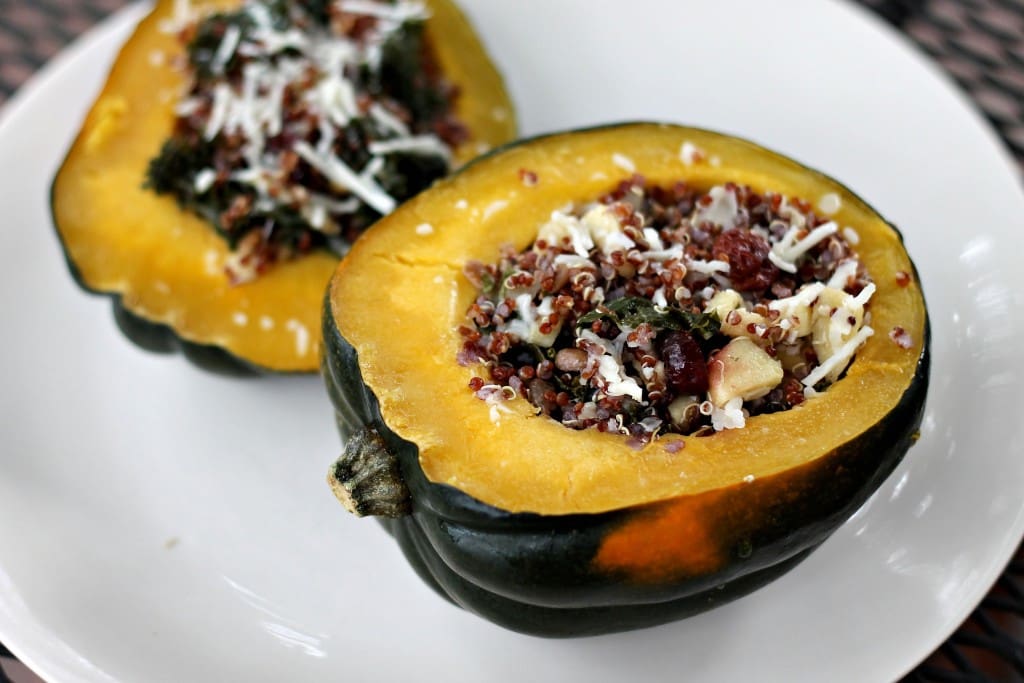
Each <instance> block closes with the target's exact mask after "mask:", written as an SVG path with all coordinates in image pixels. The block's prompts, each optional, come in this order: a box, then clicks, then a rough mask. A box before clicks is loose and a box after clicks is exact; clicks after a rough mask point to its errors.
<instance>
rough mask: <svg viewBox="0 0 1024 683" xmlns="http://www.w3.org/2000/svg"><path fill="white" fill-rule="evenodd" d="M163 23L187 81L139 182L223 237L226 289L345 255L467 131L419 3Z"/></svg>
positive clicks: (444, 162)
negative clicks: (313, 258) (283, 267)
mask: <svg viewBox="0 0 1024 683" xmlns="http://www.w3.org/2000/svg"><path fill="white" fill-rule="evenodd" d="M179 19H181V20H180V21H177V22H171V23H170V24H169V25H168V26H167V27H166V30H172V31H174V32H175V33H176V34H177V35H178V37H179V39H180V41H181V42H182V44H183V46H184V51H185V52H184V58H183V59H182V60H181V64H179V66H180V67H181V68H182V69H184V70H185V71H186V72H187V74H188V77H189V84H188V88H187V93H186V95H185V96H184V97H183V98H182V99H181V100H180V101H179V102H178V103H177V105H176V109H175V112H176V117H177V118H176V123H175V129H174V132H173V134H172V136H171V137H170V138H169V139H168V140H167V141H166V142H165V143H164V144H163V147H162V148H161V150H160V151H159V153H158V154H157V156H156V157H155V158H153V160H152V161H151V162H150V164H149V167H148V170H147V175H146V185H147V186H148V187H149V188H151V189H152V190H153V191H155V192H158V193H161V194H169V195H172V196H173V197H175V199H176V200H177V201H178V203H179V204H180V205H181V206H182V207H184V208H186V209H188V210H190V211H192V212H194V213H196V214H198V215H199V216H201V217H203V218H204V219H206V220H207V221H209V222H210V223H211V224H212V225H213V226H214V227H215V228H216V230H217V231H218V232H219V233H220V234H221V235H222V236H223V237H224V238H225V239H226V240H227V241H228V243H229V244H230V246H231V248H232V250H233V253H232V256H231V258H230V259H229V261H228V264H227V271H228V273H227V274H228V276H229V278H230V279H231V280H232V282H235V283H240V282H245V281H248V280H251V279H253V278H255V277H257V276H258V275H259V274H261V273H263V272H264V271H266V269H267V268H269V267H270V266H271V265H273V264H274V263H276V262H280V261H284V260H287V259H290V258H294V257H295V256H297V255H300V254H302V253H305V252H307V251H309V250H311V249H315V248H321V247H326V248H329V249H331V250H332V251H334V252H335V253H337V254H339V255H341V254H344V252H345V251H346V250H347V248H348V246H349V244H351V242H352V241H353V240H354V239H355V238H356V237H358V235H359V234H360V233H361V232H362V231H363V230H365V229H366V228H367V227H369V225H371V224H372V223H373V222H374V221H375V220H376V219H377V218H379V217H380V216H381V215H383V214H386V213H388V212H390V211H391V210H392V209H393V208H394V207H395V206H396V205H397V204H398V203H399V202H401V201H403V200H404V199H406V198H408V197H411V196H412V195H415V194H416V193H418V192H419V191H421V190H423V189H424V188H426V187H427V186H429V185H430V184H431V183H432V182H433V181H434V180H436V179H437V178H439V177H441V176H444V175H446V174H447V173H448V171H449V169H450V164H451V152H452V149H453V148H454V147H455V146H456V145H458V144H459V143H461V142H463V141H464V140H465V139H466V137H467V132H466V130H465V128H464V126H462V124H461V123H459V122H458V121H457V120H456V119H455V118H454V115H453V113H452V112H453V104H454V101H455V98H456V96H457V93H456V91H455V89H454V88H453V87H452V86H451V85H450V84H449V83H447V82H446V81H445V80H444V78H443V77H442V74H441V73H440V70H439V68H438V65H437V62H436V59H435V56H434V54H433V51H432V49H431V46H430V44H429V42H428V41H427V39H426V37H425V34H424V22H425V21H426V19H427V13H426V10H425V8H424V7H423V5H422V4H420V3H417V2H408V1H397V2H386V1H382V0H340V1H335V2H323V1H314V0H303V1H300V2H286V1H285V0H249V1H248V2H246V3H245V4H243V5H242V7H241V8H240V9H238V10H237V11H234V12H227V13H215V14H211V15H208V16H205V17H197V16H191V15H188V16H186V17H184V18H181V17H179Z"/></svg>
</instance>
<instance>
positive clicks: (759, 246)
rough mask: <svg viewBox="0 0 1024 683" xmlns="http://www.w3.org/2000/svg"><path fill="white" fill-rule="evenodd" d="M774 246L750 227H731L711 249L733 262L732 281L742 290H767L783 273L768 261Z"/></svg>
mask: <svg viewBox="0 0 1024 683" xmlns="http://www.w3.org/2000/svg"><path fill="white" fill-rule="evenodd" d="M770 251H771V246H769V244H768V242H767V241H765V240H764V239H763V238H761V237H759V236H758V235H755V234H754V233H752V232H750V231H749V230H727V231H725V232H723V233H722V234H721V235H719V236H718V237H717V238H716V239H715V243H714V246H713V247H712V249H711V252H712V254H713V255H714V257H715V258H716V259H719V260H722V261H728V262H729V280H730V281H732V286H733V287H734V288H735V289H737V290H739V291H741V292H746V291H753V290H760V289H766V288H767V287H768V286H769V285H771V284H772V282H774V281H775V278H776V277H777V276H778V274H779V269H778V268H776V267H775V265H774V264H773V263H772V262H771V261H769V260H768V252H770Z"/></svg>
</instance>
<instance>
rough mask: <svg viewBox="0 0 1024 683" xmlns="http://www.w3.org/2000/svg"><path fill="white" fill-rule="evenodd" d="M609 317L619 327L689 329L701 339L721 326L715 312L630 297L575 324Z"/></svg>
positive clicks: (715, 332) (584, 315)
mask: <svg viewBox="0 0 1024 683" xmlns="http://www.w3.org/2000/svg"><path fill="white" fill-rule="evenodd" d="M602 319H608V320H611V321H612V322H614V323H615V324H616V325H618V326H620V327H621V326H623V325H625V326H627V327H633V328H635V327H638V326H639V325H640V324H642V323H648V324H649V325H651V326H652V327H653V328H654V329H656V330H688V331H690V332H692V333H694V334H696V335H699V336H700V337H701V338H702V339H705V340H707V339H711V338H712V337H714V336H715V335H716V334H718V330H719V328H720V327H721V322H720V321H719V320H718V316H716V315H715V314H714V313H691V312H690V311H683V310H680V309H678V308H673V307H668V308H661V307H658V306H655V305H654V302H653V301H651V300H650V299H646V298H644V297H637V296H627V297H623V298H621V299H616V300H615V301H612V302H610V303H608V304H607V305H601V306H598V307H597V308H595V309H594V310H592V311H590V312H588V313H585V314H583V315H581V316H580V317H579V318H578V319H577V321H576V326H577V327H580V326H583V325H589V324H591V323H593V322H595V321H597V320H602Z"/></svg>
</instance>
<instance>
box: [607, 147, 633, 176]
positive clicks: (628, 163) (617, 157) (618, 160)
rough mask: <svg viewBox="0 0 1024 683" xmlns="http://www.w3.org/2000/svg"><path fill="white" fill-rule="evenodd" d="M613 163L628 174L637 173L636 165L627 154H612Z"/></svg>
mask: <svg viewBox="0 0 1024 683" xmlns="http://www.w3.org/2000/svg"><path fill="white" fill-rule="evenodd" d="M612 163H613V164H615V165H616V166H618V167H619V168H621V169H622V170H623V171H626V172H628V173H636V164H635V163H633V160H632V159H630V158H629V157H627V156H626V155H625V154H621V153H619V152H616V153H615V154H612Z"/></svg>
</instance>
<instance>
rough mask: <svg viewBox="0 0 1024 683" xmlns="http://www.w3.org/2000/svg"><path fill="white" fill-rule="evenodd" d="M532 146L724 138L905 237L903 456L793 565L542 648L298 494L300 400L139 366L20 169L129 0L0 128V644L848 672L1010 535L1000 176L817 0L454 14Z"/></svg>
mask: <svg viewBox="0 0 1024 683" xmlns="http://www.w3.org/2000/svg"><path fill="white" fill-rule="evenodd" d="M464 4H465V5H466V6H467V8H468V10H469V13H470V14H471V16H472V18H473V20H474V21H475V23H476V24H477V26H478V27H479V29H480V31H481V32H482V34H483V37H484V38H485V39H486V41H487V42H488V44H489V45H490V46H491V49H492V51H493V54H494V55H495V57H496V58H497V59H498V60H499V62H500V64H501V66H502V67H503V69H504V71H505V74H506V75H507V78H508V82H509V85H510V87H511V89H512V93H513V95H514V97H515V99H516V100H517V101H518V103H519V106H520V111H521V120H522V129H523V133H525V134H533V133H537V132H541V131H545V130H550V129H556V128H567V127H577V126H583V125H588V124H594V123H599V122H605V121H614V120H622V119H660V120H666V121H678V122H685V123H690V124H696V125H699V126H704V127H710V128H716V129H720V130H723V131H726V132H731V133H736V134H741V135H743V136H746V137H750V138H752V139H754V140H757V141H760V142H762V143H764V144H767V145H769V146H771V147H774V148H776V149H779V150H780V151H783V152H785V153H788V154H790V155H792V156H794V157H796V158H798V159H801V160H803V161H805V162H807V163H809V164H811V165H813V166H816V167H819V168H821V169H824V170H826V171H828V172H829V173H831V174H832V175H834V176H836V177H838V178H840V179H842V180H844V181H845V182H846V183H848V184H849V185H850V186H851V187H852V188H853V189H854V190H855V191H857V192H859V193H860V194H862V195H863V196H864V197H867V198H869V200H870V201H871V202H872V203H874V204H875V205H876V206H877V207H878V208H879V209H880V210H881V211H882V212H883V213H884V214H885V215H887V216H889V217H890V218H891V219H892V220H894V221H895V222H896V223H897V224H899V225H900V226H901V227H902V229H903V230H904V232H905V234H906V238H907V243H908V245H909V249H910V252H911V253H912V254H913V255H914V257H915V258H916V260H917V263H918V265H919V266H920V271H921V276H922V279H923V281H924V284H925V290H926V293H927V297H928V300H929V303H930V304H931V314H932V324H933V326H934V336H933V350H934V369H933V374H932V391H931V396H930V400H929V407H928V412H927V416H926V420H925V425H924V430H923V431H924V435H923V438H922V439H921V441H920V443H919V444H918V445H917V446H916V447H915V448H914V449H913V450H912V451H911V453H910V454H909V457H908V458H907V459H906V460H905V462H904V464H903V465H902V466H901V467H900V468H899V469H898V470H897V471H896V472H895V474H894V475H893V476H892V477H891V478H890V479H889V480H888V481H887V482H886V483H885V484H884V486H883V487H882V488H881V490H880V491H879V492H878V494H877V495H876V496H874V497H873V498H872V499H871V501H870V502H869V503H868V504H867V505H866V506H865V507H864V508H863V509H862V510H861V511H860V512H859V513H858V514H857V515H856V516H855V518H854V519H852V520H851V521H850V522H849V523H848V524H846V525H845V526H844V527H843V528H842V529H841V530H840V531H839V532H838V533H837V534H836V535H835V536H834V537H833V538H832V539H830V540H829V541H828V542H826V543H825V544H824V546H823V547H822V548H821V549H820V550H818V551H817V552H815V553H814V554H813V555H812V556H811V557H810V558H809V559H808V560H807V561H805V562H804V563H803V564H801V565H800V566H799V567H798V568H797V569H796V570H794V571H793V572H791V573H790V574H788V575H786V576H785V577H784V578H782V579H781V580H779V581H777V582H776V583H774V584H772V585H770V586H768V587H767V588H765V589H763V590H761V591H759V592H757V593H755V594H753V595H751V596H749V597H747V598H744V599H742V600H739V601H737V602H735V603H733V604H731V605H728V606H726V607H724V608H721V609H718V610H717V611H714V612H711V613H708V614H705V615H702V616H699V617H696V618H693V619H690V620H687V621H683V622H679V623H675V624H671V625H668V626H663V627H659V628H654V629H648V630H644V631H638V632H633V633H628V634H621V635H612V636H604V637H599V638H590V639H579V640H569V641H546V640H540V639H536V638H530V637H525V636H521V635H517V634H513V633H509V632H506V631H503V630H501V629H499V628H497V627H495V626H492V625H490V624H488V623H486V622H484V621H482V620H480V619H478V618H476V617H474V616H472V615H470V614H467V613H465V612H463V611H461V610H459V609H456V608H454V607H452V606H450V605H448V604H447V603H445V602H444V601H442V600H441V599H440V598H438V597H437V596H436V595H434V594H433V593H432V592H431V591H430V590H429V589H428V588H427V587H426V586H424V585H423V584H422V583H421V582H420V581H419V579H417V578H416V577H415V576H414V575H413V573H412V571H411V570H410V569H409V568H408V567H407V566H406V564H405V562H404V560H403V559H402V558H401V556H400V553H399V551H398V548H397V547H396V546H395V545H394V544H393V543H392V542H391V541H390V539H389V538H387V537H386V535H385V534H384V532H383V531H382V530H381V529H380V528H379V527H378V525H376V524H375V523H373V522H371V521H367V520H357V519H355V518H352V517H349V516H347V515H346V514H344V513H343V512H342V510H341V509H340V507H339V506H338V505H337V504H336V503H335V502H334V500H333V498H332V496H331V494H330V492H329V491H328V489H327V487H326V485H325V484H324V473H325V470H326V467H327V465H328V463H329V462H330V461H331V460H332V459H333V457H334V455H335V454H336V453H337V451H338V450H339V444H338V439H337V437H336V435H335V433H334V428H333V418H332V414H331V411H330V408H329V406H328V402H327V401H326V399H325V398H324V396H323V391H322V389H321V386H320V383H319V380H318V379H316V378H313V377H308V378H288V377H284V378H270V379H258V380H233V379H223V378H218V377H214V376H210V375H207V374H204V373H202V372H200V371H198V370H196V369H194V368H193V367H191V366H190V365H188V364H187V363H185V362H184V361H183V360H182V359H180V358H174V357H162V356H154V355H149V354H147V353H145V352H142V351H139V350H136V349H135V348H134V347H132V346H131V345H130V344H129V343H128V342H126V341H125V340H124V339H123V338H122V337H121V336H120V334H119V333H118V332H117V331H116V330H115V328H114V325H113V322H112V320H111V316H110V311H109V304H108V302H107V301H106V300H105V299H100V298H95V297H89V296H86V295H85V294H83V293H82V292H80V291H79V290H78V289H77V288H76V287H75V286H74V284H72V281H71V279H70V277H69V276H68V273H67V269H66V267H65V265H64V262H63V260H62V258H61V255H60V251H59V249H58V246H57V241H56V239H55V237H54V234H53V230H52V228H51V226H50V220H49V215H48V209H47V193H48V186H49V179H50V177H51V176H52V174H53V172H54V170H55V169H56V167H57V165H58V163H59V162H60V159H61V157H62V153H63V150H64V149H65V148H66V145H67V144H68V143H69V141H70V139H71V137H72V135H73V132H74V131H75V129H76V127H77V125H78V122H79V119H80V116H81V115H82V113H83V112H84V111H85V109H86V107H87V105H88V103H89V101H90V100H91V98H92V96H93V94H94V92H95V91H96V89H97V87H98V86H99V84H100V83H101V80H102V78H103V75H104V73H105V70H106V67H107V65H108V64H109V63H110V61H111V59H112V56H113V54H114V51H115V49H116V47H117V46H118V45H119V44H120V42H121V41H122V40H123V39H124V38H125V37H126V36H127V35H128V32H129V31H130V29H131V27H132V25H133V23H134V22H135V21H136V20H137V19H138V18H139V17H140V16H141V9H140V8H138V7H136V8H132V9H130V10H128V11H126V12H124V13H122V14H119V15H117V16H116V17H114V18H113V19H112V20H111V21H110V22H108V23H107V24H106V25H104V26H103V27H102V28H101V29H100V30H98V31H96V32H94V33H92V34H90V35H89V36H88V37H86V38H85V39H84V40H83V41H81V42H79V43H78V44H77V45H75V46H74V47H73V48H72V49H71V50H69V51H68V52H67V53H66V54H65V55H63V56H62V57H60V58H58V59H57V60H56V61H55V62H54V63H53V64H51V65H50V67H48V68H47V69H45V70H44V71H43V73H42V74H40V76H39V77H38V78H37V79H36V80H35V81H34V82H33V83H32V84H31V85H30V86H28V87H26V88H25V89H24V90H23V91H22V93H21V94H20V96H18V97H16V98H15V99H14V101H12V102H11V104H10V106H9V107H8V108H7V110H6V112H5V115H4V116H3V120H2V123H0V159H2V160H3V165H2V167H0V206H2V207H3V221H2V223H0V226H2V227H0V253H2V254H3V255H4V259H3V262H4V265H3V268H2V269H0V301H2V307H0V311H2V312H3V319H4V324H3V334H2V335H0V383H2V384H0V386H2V389H0V402H2V403H0V425H2V429H0V434H2V451H3V455H2V458H0V640H2V641H3V642H4V643H5V644H6V645H8V646H9V647H10V648H11V649H12V650H13V651H14V652H15V653H16V654H17V655H18V656H19V657H21V658H23V659H24V660H25V661H26V662H27V663H28V664H29V665H30V666H32V667H33V668H34V669H36V670H37V671H39V672H40V673H42V674H43V675H44V676H45V677H47V678H49V679H52V680H54V681H112V680H113V681H214V680H217V681H228V680H246V681H313V680H355V681H363V680H406V679H416V680H419V679H421V678H425V679H427V680H432V679H436V678H438V677H441V676H443V677H444V679H445V680H448V681H452V682H453V683H455V682H457V681H479V680H494V681H496V680H501V679H505V678H507V679H516V680H523V679H525V680H531V681H542V680H552V681H554V680H557V681H563V682H564V681H576V680H579V681H589V682H592V683H593V682H597V681H621V680H627V679H629V680H637V679H641V678H645V677H650V678H666V679H669V678H670V679H673V680H676V679H682V678H685V679H687V680H722V681H734V680H786V681H794V680H829V681H842V680H851V681H868V680H885V679H892V678H895V677H897V676H899V675H900V674H901V673H903V672H905V671H907V670H908V669H910V668H911V667H912V666H913V665H914V664H915V663H916V662H918V661H919V660H921V659H922V658H923V657H925V656H926V655H927V654H928V653H929V652H930V651H932V650H933V649H934V648H935V647H936V646H937V645H938V644H939V643H941V642H942V641H943V640H944V639H945V638H946V637H947V636H948V635H949V634H950V633H951V632H952V631H953V630H954V629H955V628H956V627H957V625H958V624H959V623H960V622H961V621H962V620H963V619H964V618H965V617H966V615H967V614H968V613H969V612H970V610H971V609H972V608H973V606H974V605H975V604H976V603H977V602H978V601H979V600H980V598H981V597H982V596H983V595H984V593H985V592H986V591H987V589H988V588H989V586H990V584H991V583H992V582H993V581H994V579H995V578H996V577H997V576H998V574H999V573H1000V571H1001V569H1002V567H1003V565H1004V564H1005V562H1006V561H1007V559H1008V558H1009V557H1010V555H1011V553H1012V552H1013V550H1014V548H1015V547H1016V545H1017V543H1018V541H1019V539H1020V537H1021V533H1022V529H1024V514H1022V513H1024V458H1022V457H1021V455H1022V448H1021V443H1022V439H1021V437H1022V429H1021V425H1022V424H1024V420H1021V419H1020V411H1019V407H1018V406H1019V402H1018V401H1017V400H1015V399H1016V395H1017V387H1018V386H1019V385H1020V383H1021V381H1022V379H1024V377H1022V369H1024V361H1022V359H1021V356H1020V354H1019V352H1018V351H1017V348H1018V347H1019V343H1020V341H1019V340H1020V339H1021V332H1022V330H1021V322H1020V319H1019V317H1018V314H1019V311H1020V310H1021V306H1020V304H1021V301H1020V294H1019V292H1020V290H1021V287H1022V284H1024V276H1022V273H1024V269H1022V268H1021V267H1020V265H1019V258H1020V254H1021V252H1022V245H1021V234H1022V233H1021V230H1020V228H1021V225H1020V217H1021V216H1024V197H1022V194H1021V190H1020V187H1019V185H1018V179H1017V176H1016V172H1015V170H1014V168H1013V167H1012V165H1011V164H1010V162H1009V160H1008V157H1007V156H1006V155H1005V154H1004V152H1003V151H1002V150H1001V148H1000V147H999V145H998V143H997V141H996V139H995V137H994V135H993V134H992V133H991V132H990V130H989V129H988V128H987V127H986V126H985V125H984V124H983V123H982V121H981V119H980V118H979V117H978V116H977V115H976V114H975V112H973V111H972V110H971V109H970V107H969V106H967V104H966V103H965V101H964V99H963V98H962V97H961V96H960V95H958V94H957V93H956V92H955V90H954V89H953V88H952V87H951V85H950V83H949V82H948V81H947V80H946V79H944V78H943V77H941V76H940V75H939V74H938V73H937V72H936V70H935V69H934V68H933V67H931V66H930V65H929V64H927V63H926V62H925V60H923V59H922V58H921V57H920V56H919V55H918V54H916V53H915V52H914V51H913V50H911V49H910V48H909V47H908V46H907V44H906V43H905V42H904V41H902V40H900V39H899V38H897V37H896V36H894V35H893V34H892V33H891V32H890V31H888V30H887V29H885V28H884V27H883V26H881V25H880V24H879V23H878V22H876V21H874V20H872V19H871V18H869V17H868V16H866V15H865V14H864V13H863V12H861V11H859V10H856V9H853V8H851V7H848V6H846V5H842V4H837V3H833V2H822V1H821V0H791V1H789V2H787V3H785V9H786V11H785V12H782V11H780V6H779V4H778V3H761V2H753V1H752V0H751V1H749V2H748V1H745V0H730V1H721V0H720V1H718V2H714V3H712V2H706V3H696V2H691V3H671V4H670V3H662V2H658V1H657V0H632V1H631V2H630V3H628V8H624V7H623V5H622V4H621V3H614V4H613V3H595V2H592V1H590V0H578V1H569V0H561V1H559V2H549V1H548V0H528V1H524V2H517V3H496V2H490V1H489V0H476V1H470V0H465V1H464Z"/></svg>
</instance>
